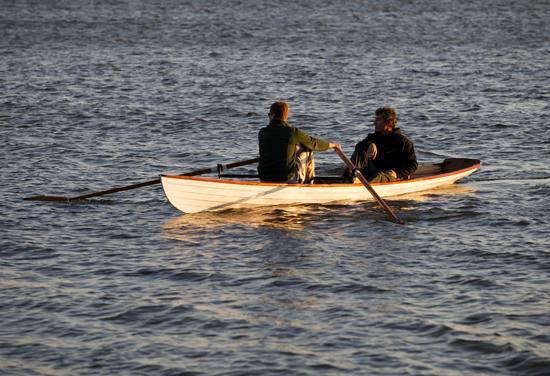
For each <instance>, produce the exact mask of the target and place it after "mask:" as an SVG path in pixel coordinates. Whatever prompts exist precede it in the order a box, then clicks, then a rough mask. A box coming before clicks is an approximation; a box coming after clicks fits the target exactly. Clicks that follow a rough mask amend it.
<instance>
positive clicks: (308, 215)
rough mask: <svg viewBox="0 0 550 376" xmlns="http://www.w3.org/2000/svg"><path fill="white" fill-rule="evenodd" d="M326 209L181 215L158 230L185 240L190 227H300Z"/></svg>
mask: <svg viewBox="0 0 550 376" xmlns="http://www.w3.org/2000/svg"><path fill="white" fill-rule="evenodd" d="M327 211H328V207H323V206H319V205H307V206H306V205H301V206H281V207H273V206H270V207H259V208H243V209H229V210H223V211H216V212H201V213H193V214H183V215H181V216H179V217H176V218H173V219H171V220H169V221H168V222H166V223H164V224H163V226H162V233H163V236H164V237H167V238H173V239H180V240H188V239H189V236H190V235H192V233H193V231H194V229H196V228H198V227H200V228H209V229H212V228H218V227H219V228H223V227H227V226H232V225H242V226H248V227H252V228H258V227H271V228H280V229H285V230H302V229H303V228H304V226H305V225H306V224H307V223H308V222H310V221H312V220H316V219H319V217H320V216H322V215H323V213H324V212H327Z"/></svg>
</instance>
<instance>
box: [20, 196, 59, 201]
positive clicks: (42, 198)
mask: <svg viewBox="0 0 550 376" xmlns="http://www.w3.org/2000/svg"><path fill="white" fill-rule="evenodd" d="M23 200H25V201H50V202H55V201H69V198H68V197H65V196H32V197H26V198H24V199H23Z"/></svg>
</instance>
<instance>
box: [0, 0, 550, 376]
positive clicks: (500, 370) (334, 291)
mask: <svg viewBox="0 0 550 376" xmlns="http://www.w3.org/2000/svg"><path fill="white" fill-rule="evenodd" d="M548 19H550V4H549V3H548V1H541V0H535V1H529V2H524V1H519V0H518V1H512V0H502V1H497V0H495V1H481V0H473V1H463V2H458V1H428V0H424V1H405V0H401V1H399V0H391V1H383V2H382V1H351V0H350V1H342V2H339V1H329V0H321V1H313V0H311V1H309V0H304V1H299V2H294V1H281V2H275V3H273V2H267V1H248V0H242V1H234V2H225V1H217V0H213V1H195V0H188V1H175V0H167V1H160V0H155V1H137V0H136V1H92V0H74V1H38V0H28V1H8V0H0V35H1V38H0V88H1V89H0V124H1V126H0V137H1V140H2V142H1V143H0V145H1V146H0V151H1V153H0V158H1V169H0V177H1V183H2V184H1V186H0V193H1V197H2V200H1V201H0V211H1V213H2V215H1V216H0V225H1V227H0V228H1V230H0V231H1V234H2V237H1V248H0V304H1V309H0V370H1V372H0V373H2V374H3V375H77V374H78V375H124V374H127V375H245V374H246V375H271V374H273V375H275V374H280V375H288V374H292V375H320V374H323V375H341V374H349V375H359V374H364V375H366V374H368V375H402V374H413V375H548V374H550V355H549V354H550V329H549V328H550V314H549V312H550V241H549V240H548V233H549V230H550V228H549V216H548V212H549V211H550V205H549V204H548V196H549V195H550V167H549V162H550V131H549V130H548V124H549V123H550V102H549V98H550V93H549V91H550V90H549V87H550V68H549V62H550V38H549V35H550V32H549V31H550V30H549V26H548ZM275 99H285V100H287V101H289V102H290V105H291V119H290V120H291V122H292V123H294V124H295V125H297V126H300V127H302V128H303V129H305V130H307V131H309V132H310V133H311V134H314V135H317V136H321V137H325V138H329V139H332V140H335V141H338V142H340V143H342V144H343V145H344V149H345V151H346V152H348V153H349V152H351V151H352V149H353V146H354V144H355V143H356V142H357V141H358V140H360V139H361V138H362V137H364V136H365V135H366V133H368V132H369V131H371V129H372V124H371V119H372V113H373V111H374V109H376V108H377V107H378V106H381V105H383V104H390V105H393V106H395V107H396V108H397V110H398V113H399V116H400V126H401V127H402V129H403V130H404V132H405V133H406V134H407V135H408V136H410V137H411V138H412V139H413V140H414V142H415V145H416V149H417V154H418V157H419V160H420V161H421V162H434V161H440V160H441V159H442V158H446V157H455V156H456V157H468V158H478V159H481V160H482V161H483V166H482V169H481V170H480V171H478V172H476V173H475V174H473V175H471V176H470V177H468V178H466V179H464V180H463V181H462V182H461V183H460V184H458V185H456V186H453V187H446V188H442V189H439V190H434V191H430V192H426V193H425V194H421V195H414V196H405V197H399V198H397V199H394V200H391V201H390V205H391V206H392V208H394V210H395V211H396V213H397V215H398V216H399V217H400V218H403V219H404V220H405V221H406V225H403V226H400V225H397V224H393V223H392V222H390V221H388V220H387V218H386V216H385V214H384V212H383V211H382V210H380V208H378V207H377V206H375V205H374V204H373V203H370V202H359V203H354V204H352V205H345V204H343V203H337V204H334V205H324V206H320V205H312V206H311V205H310V206H294V207H274V208H260V209H254V210H229V211H224V212H220V213H199V214H192V215H184V214H181V213H179V212H178V211H177V210H176V209H175V208H173V207H172V206H171V205H170V204H169V203H168V202H167V201H166V200H165V198H164V195H163V193H162V189H161V188H160V187H159V186H158V185H155V186H152V187H147V188H142V189H139V190H134V191H129V192H125V193H118V194H114V195H110V196H104V197H103V198H100V199H96V200H93V201H90V202H87V203H76V204H68V203H65V202H37V201H25V200H23V199H24V198H25V197H28V196H32V195H37V194H53V195H69V196H73V195H80V194H85V193H88V192H93V191H96V190H102V189H107V188H111V187H115V186H120V185H127V184H132V183H136V182H141V181H146V180H149V179H155V178H156V177H157V176H158V175H159V174H160V173H163V172H183V171H189V170H193V169H196V168H199V167H210V166H215V165H216V164H217V163H220V162H223V163H227V162H231V161H238V160H243V159H248V158H252V157H254V156H256V155H257V131H258V130H259V128H260V127H262V126H264V125H265V124H266V122H267V116H266V114H267V109H268V107H269V105H270V103H271V102H272V101H273V100H275ZM317 164H318V168H319V170H320V171H333V170H334V169H336V168H337V167H338V166H340V164H341V162H339V160H338V158H337V156H336V155H335V154H334V153H319V154H318V156H317ZM253 168H254V166H250V168H248V170H253ZM243 170H244V171H247V168H244V169H243Z"/></svg>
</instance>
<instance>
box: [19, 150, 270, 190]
mask: <svg viewBox="0 0 550 376" xmlns="http://www.w3.org/2000/svg"><path fill="white" fill-rule="evenodd" d="M259 160H260V159H259V158H254V159H247V160H244V161H240V162H234V163H229V164H226V165H218V166H216V167H211V168H203V169H200V170H195V171H190V172H186V173H183V174H181V175H185V176H196V175H202V174H208V173H211V172H217V171H220V169H221V170H222V171H223V170H226V169H230V168H235V167H241V166H246V165H249V164H252V163H256V162H258V161H259ZM159 183H160V179H154V180H149V181H145V182H143V183H136V184H132V185H126V186H124V187H118V188H111V189H107V190H105V191H99V192H94V193H88V194H85V195H82V196H75V197H65V196H33V197H27V198H25V200H37V201H76V200H86V199H88V198H92V197H98V196H103V195H108V194H111V193H116V192H122V191H129V190H131V189H136V188H141V187H147V186H149V185H155V184H159Z"/></svg>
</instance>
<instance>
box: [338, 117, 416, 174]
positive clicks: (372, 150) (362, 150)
mask: <svg viewBox="0 0 550 376" xmlns="http://www.w3.org/2000/svg"><path fill="white" fill-rule="evenodd" d="M397 120H398V119H397V113H396V111H395V109H394V108H392V107H380V108H379V109H377V110H376V112H375V118H374V133H370V134H369V135H368V136H367V137H366V138H365V139H364V140H363V141H361V142H359V143H358V144H357V145H356V146H355V151H354V152H353V154H352V156H351V161H352V162H353V163H354V164H355V168H357V169H358V170H360V171H361V173H362V174H363V176H365V178H366V179H367V180H368V181H369V182H371V183H385V182H389V181H394V180H398V179H408V178H409V176H410V175H411V174H412V173H413V172H415V171H416V168H417V167H418V164H417V162H416V154H415V152H414V145H413V143H412V142H411V140H409V139H408V138H407V137H406V136H405V135H403V134H402V133H401V130H400V129H399V128H396V127H395V126H396V124H397ZM351 175H352V173H351V171H350V170H349V169H346V171H345V172H344V177H347V178H351Z"/></svg>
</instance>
